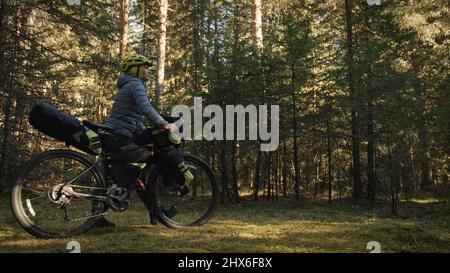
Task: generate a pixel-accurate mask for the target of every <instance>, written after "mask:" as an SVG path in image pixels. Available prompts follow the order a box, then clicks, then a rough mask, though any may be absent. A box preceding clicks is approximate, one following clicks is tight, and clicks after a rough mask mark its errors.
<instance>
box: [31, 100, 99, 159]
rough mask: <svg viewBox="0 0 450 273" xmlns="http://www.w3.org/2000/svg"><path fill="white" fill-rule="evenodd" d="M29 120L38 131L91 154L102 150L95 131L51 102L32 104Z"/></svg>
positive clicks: (96, 153)
mask: <svg viewBox="0 0 450 273" xmlns="http://www.w3.org/2000/svg"><path fill="white" fill-rule="evenodd" d="M29 122H30V124H31V126H33V128H35V129H36V130H38V131H39V132H42V133H44V134H46V135H48V136H50V137H52V138H55V139H57V140H60V141H64V142H65V143H66V145H71V146H74V147H75V148H77V149H80V150H82V151H84V152H86V153H89V154H92V155H99V154H100V153H101V152H102V145H101V141H100V137H99V135H98V134H97V133H96V132H94V131H92V130H91V129H89V128H87V127H86V126H84V125H83V124H82V123H81V122H80V121H79V120H78V119H77V118H75V117H72V116H71V115H69V114H67V113H64V112H62V111H59V110H58V109H57V108H56V107H55V106H53V105H51V104H47V103H40V104H36V105H35V106H33V108H32V109H31V111H30V114H29Z"/></svg>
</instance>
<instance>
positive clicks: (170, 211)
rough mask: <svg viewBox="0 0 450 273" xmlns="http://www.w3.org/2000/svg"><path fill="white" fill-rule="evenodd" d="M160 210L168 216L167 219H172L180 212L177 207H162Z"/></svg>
mask: <svg viewBox="0 0 450 273" xmlns="http://www.w3.org/2000/svg"><path fill="white" fill-rule="evenodd" d="M159 209H160V210H161V211H162V213H164V215H166V216H167V218H172V217H174V216H175V215H177V213H178V212H179V211H180V210H179V209H178V208H177V207H176V206H161V207H159Z"/></svg>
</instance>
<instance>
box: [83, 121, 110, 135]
mask: <svg viewBox="0 0 450 273" xmlns="http://www.w3.org/2000/svg"><path fill="white" fill-rule="evenodd" d="M83 124H84V125H85V126H86V127H88V128H89V129H91V130H92V131H95V132H96V133H98V130H105V131H110V132H112V131H114V128H112V127H110V126H107V125H102V124H97V123H94V122H92V121H90V120H83Z"/></svg>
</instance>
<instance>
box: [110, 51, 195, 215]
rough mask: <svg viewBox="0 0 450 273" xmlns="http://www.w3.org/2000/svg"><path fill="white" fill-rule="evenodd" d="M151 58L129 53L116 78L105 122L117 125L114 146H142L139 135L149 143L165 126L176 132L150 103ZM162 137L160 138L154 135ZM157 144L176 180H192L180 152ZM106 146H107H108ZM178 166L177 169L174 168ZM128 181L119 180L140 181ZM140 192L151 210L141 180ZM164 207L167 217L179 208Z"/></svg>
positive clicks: (138, 188) (121, 182)
mask: <svg viewBox="0 0 450 273" xmlns="http://www.w3.org/2000/svg"><path fill="white" fill-rule="evenodd" d="M150 65H151V63H150V61H149V60H148V59H147V58H146V57H144V56H142V55H137V54H132V55H129V56H128V57H126V58H125V60H124V61H123V64H122V72H123V73H122V75H120V77H119V79H118V80H117V87H118V92H117V94H116V97H115V100H114V103H113V106H112V109H111V113H110V115H109V117H108V119H107V121H106V124H105V125H107V126H109V127H112V128H114V131H113V133H114V137H115V140H114V142H115V143H114V145H112V146H115V147H118V146H126V145H129V144H132V143H133V142H134V143H137V144H139V145H142V144H144V143H138V142H137V141H136V137H138V138H139V139H140V142H142V136H144V137H145V138H149V139H148V141H147V139H146V141H147V143H150V142H152V139H151V137H152V136H151V134H150V135H149V134H148V132H153V131H155V129H164V130H162V131H165V132H166V134H165V135H168V134H167V132H168V133H169V134H171V133H174V132H175V131H176V130H177V127H176V125H175V124H173V123H169V122H168V121H166V120H165V119H164V118H163V117H162V116H161V115H160V114H159V113H158V112H157V111H156V110H155V109H154V108H153V106H152V105H151V103H150V100H149V97H148V96H147V90H146V85H145V82H147V81H148V80H149V73H150V71H149V68H150ZM144 116H145V117H147V118H148V119H149V120H150V122H151V124H152V128H150V129H147V130H145V129H146V128H145V126H144V124H143V119H144ZM155 139H160V138H155ZM154 142H156V143H154V144H155V146H156V147H157V148H160V149H161V150H162V151H163V155H164V157H163V160H164V161H165V163H166V165H167V166H168V167H169V168H171V171H172V172H173V173H175V174H176V178H177V183H178V184H180V185H182V184H184V183H187V182H189V181H191V180H192V179H193V176H192V173H191V172H190V171H189V170H188V168H187V167H186V164H185V163H184V160H183V157H182V155H181V153H180V152H179V151H178V150H177V149H175V148H173V145H167V143H157V141H154ZM105 149H107V147H106V148H105ZM173 169H175V170H173ZM121 180H129V181H116V183H119V184H121V185H122V186H124V187H128V186H129V185H127V184H130V183H132V182H133V181H134V182H137V180H136V177H129V179H121ZM136 188H137V191H138V194H139V196H140V197H141V199H142V200H143V201H144V203H145V204H146V205H147V208H148V209H149V212H150V213H151V205H150V201H149V200H148V199H149V194H148V192H147V191H146V187H145V185H143V184H142V182H139V183H137V187H136ZM161 210H162V211H163V212H164V214H166V215H167V216H168V217H173V216H175V214H177V213H178V208H177V207H175V206H167V207H163V208H161Z"/></svg>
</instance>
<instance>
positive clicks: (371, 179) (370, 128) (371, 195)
mask: <svg viewBox="0 0 450 273" xmlns="http://www.w3.org/2000/svg"><path fill="white" fill-rule="evenodd" d="M370 17H371V15H370V14H368V12H366V16H365V21H366V30H367V31H366V45H367V52H368V55H369V56H368V64H367V65H368V81H369V83H368V89H367V91H368V100H369V101H368V102H367V198H368V201H369V203H370V204H371V206H375V195H376V184H375V183H376V181H375V161H374V158H375V151H374V149H375V144H374V142H375V134H374V120H373V71H372V51H371V46H372V45H371V40H370V36H369V35H370V25H371V18H370Z"/></svg>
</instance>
